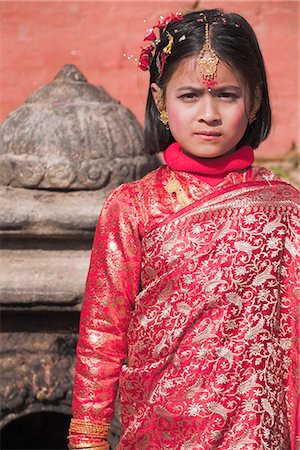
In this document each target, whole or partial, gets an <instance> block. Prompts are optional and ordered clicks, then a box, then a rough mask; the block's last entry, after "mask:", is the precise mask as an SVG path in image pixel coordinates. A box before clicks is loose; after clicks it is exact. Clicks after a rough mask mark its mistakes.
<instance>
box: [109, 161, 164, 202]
mask: <svg viewBox="0 0 300 450" xmlns="http://www.w3.org/2000/svg"><path fill="white" fill-rule="evenodd" d="M169 176H170V169H169V168H168V167H167V166H165V165H163V166H160V167H158V168H157V169H155V170H153V171H151V172H149V173H147V174H146V175H145V176H143V178H140V179H138V180H135V181H129V182H127V183H123V184H121V185H120V186H118V187H117V188H115V189H114V190H113V191H112V192H111V193H110V195H109V198H111V197H114V198H116V197H122V198H123V197H124V196H125V197H128V196H129V197H134V198H136V199H137V200H139V199H140V197H144V196H145V194H146V195H147V196H151V195H152V194H155V193H156V192H157V190H160V189H163V188H164V186H165V184H166V182H167V180H168V177H169Z"/></svg>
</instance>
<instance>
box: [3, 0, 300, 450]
mask: <svg viewBox="0 0 300 450" xmlns="http://www.w3.org/2000/svg"><path fill="white" fill-rule="evenodd" d="M214 7H222V8H223V9H224V11H225V12H233V11H234V12H238V13H240V14H242V15H243V16H244V17H245V18H246V19H247V20H248V21H249V22H250V24H251V25H252V26H253V28H254V30H255V32H256V34H257V37H258V40H259V43H260V46H261V49H262V53H263V55H264V59H265V63H266V67H267V72H268V77H269V88H270V95H271V104H272V109H273V115H274V116H273V117H274V121H273V129H272V132H271V135H270V136H269V138H268V139H267V141H266V142H264V143H263V144H262V145H261V147H260V149H258V150H257V151H256V156H257V161H258V162H259V163H260V164H263V165H265V166H267V167H269V168H271V169H273V170H274V171H276V172H277V173H278V174H279V175H281V176H283V177H284V178H285V179H287V180H290V181H291V182H292V183H293V184H295V185H297V186H299V185H300V174H299V155H300V153H299V152H300V131H299V130H300V127H299V123H300V120H299V119H300V117H299V114H300V112H299V109H300V108H299V103H300V102H299V91H300V77H299V61H300V39H299V33H300V31H299V20H300V3H299V1H280V0H278V1H277V0H274V1H264V0H261V1H245V0H242V1H222V2H217V1H213V0H211V1H210V0H207V1H176V2H175V1H143V2H142V1H133V0H132V1H68V0H66V1H0V121H1V122H2V125H1V135H0V204H1V215H0V238H1V246H0V264H1V270H0V302H1V304H2V325H1V333H0V337H1V367H2V369H1V382H0V401H1V417H0V426H1V428H2V433H1V448H3V449H7V450H8V449H19V450H21V449H23V450H25V449H63V448H66V436H67V428H68V424H69V420H70V415H71V401H72V383H73V375H74V360H75V346H76V339H77V332H78V321H79V313H80V309H81V302H82V298H83V292H84V283H85V278H86V273H87V269H88V263H89V256H90V248H91V245H92V239H93V233H94V228H95V224H96V220H97V216H98V213H99V210H100V209H101V206H102V204H103V201H104V199H105V197H106V196H107V194H108V193H109V192H110V191H111V190H112V189H113V188H114V187H116V186H117V185H119V184H120V183H123V182H126V181H129V180H133V179H137V178H139V177H141V176H143V174H144V173H146V172H147V171H149V170H151V169H153V168H154V167H156V166H157V165H158V164H159V162H158V161H157V160H156V159H155V158H154V157H152V158H149V157H148V156H146V155H144V154H143V141H142V125H143V120H144V109H145V102H146V96H147V89H148V82H149V79H148V76H149V74H148V72H142V71H140V70H139V69H138V67H137V62H135V61H134V59H135V58H138V57H139V52H140V47H141V46H142V45H143V37H144V34H145V30H146V29H147V28H149V27H151V26H152V25H153V24H155V23H156V22H157V19H158V17H159V16H160V15H168V14H169V13H170V12H176V11H180V12H182V13H183V14H184V13H185V12H189V11H191V10H199V9H204V8H214ZM124 55H126V56H124ZM24 102H25V103H24ZM119 432H120V424H119V421H118V417H116V418H115V421H114V423H113V428H112V434H111V436H110V442H111V448H112V449H113V448H115V446H116V443H117V441H118V435H119Z"/></svg>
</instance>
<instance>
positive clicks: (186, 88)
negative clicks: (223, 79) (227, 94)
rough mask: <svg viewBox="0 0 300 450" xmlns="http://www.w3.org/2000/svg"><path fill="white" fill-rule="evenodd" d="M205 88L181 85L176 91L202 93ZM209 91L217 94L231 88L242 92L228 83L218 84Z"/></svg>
mask: <svg viewBox="0 0 300 450" xmlns="http://www.w3.org/2000/svg"><path fill="white" fill-rule="evenodd" d="M206 89H207V88H204V87H203V88H199V87H196V86H181V87H179V88H178V89H176V90H177V92H181V91H193V92H198V93H199V94H202V93H203V92H204V91H205V90H206ZM209 89H210V92H211V93H212V94H218V93H220V92H223V91H226V90H231V91H232V90H233V91H236V92H238V93H241V92H242V89H241V88H240V87H239V86H236V85H234V84H228V85H224V86H218V87H216V88H214V89H213V88H209Z"/></svg>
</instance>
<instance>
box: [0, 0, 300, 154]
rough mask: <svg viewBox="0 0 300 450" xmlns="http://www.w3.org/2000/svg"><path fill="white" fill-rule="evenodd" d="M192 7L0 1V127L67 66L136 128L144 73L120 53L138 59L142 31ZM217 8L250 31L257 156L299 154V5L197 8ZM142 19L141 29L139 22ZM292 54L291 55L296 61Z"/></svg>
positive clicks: (204, 3) (158, 3) (159, 3)
mask: <svg viewBox="0 0 300 450" xmlns="http://www.w3.org/2000/svg"><path fill="white" fill-rule="evenodd" d="M194 4H195V2H194V1H181V2H178V1H177V2H174V1H156V2H152V1H143V2H141V1H119V2H116V1H94V2H92V1H79V2H74V1H22V2H18V1H6V2H5V1H2V2H0V12H1V28H0V33H1V34H0V41H1V43H0V45H1V49H0V50H1V58H0V95H1V98H0V102H1V110H0V120H1V121H2V120H3V119H4V118H5V117H6V116H7V114H8V113H9V112H10V111H12V110H14V109H16V108H17V107H18V106H19V105H20V104H21V103H22V102H23V101H24V100H25V99H26V98H27V97H28V96H29V95H30V94H31V93H33V92H34V91H35V90H36V89H37V88H38V87H39V86H41V85H43V84H45V83H47V82H49V81H51V80H52V79H53V77H54V76H55V75H56V73H57V72H58V71H59V70H60V68H61V67H62V66H63V65H64V64H67V63H72V64H75V65H77V66H78V67H79V69H80V70H81V71H82V72H83V73H84V75H85V76H86V77H87V78H88V80H89V81H90V82H91V83H93V84H97V85H102V86H103V87H104V88H105V89H106V90H107V91H108V92H109V93H110V94H111V95H112V96H113V97H115V98H117V99H119V100H120V101H121V102H122V103H123V104H124V105H126V106H128V107H129V108H130V109H131V110H132V111H133V112H134V113H135V114H136V116H137V118H138V119H139V120H140V121H141V122H143V116H144V107H145V98H146V90H147V84H148V73H147V72H142V71H140V70H138V69H137V67H136V65H135V63H134V62H130V61H128V60H127V59H126V58H124V57H123V54H124V53H128V54H133V55H136V56H138V54H139V48H140V46H141V45H142V39H143V36H144V32H145V29H146V28H147V27H150V26H151V25H153V24H154V23H155V22H156V21H157V18H158V16H159V15H160V14H162V15H167V14H168V13H169V12H170V11H173V12H175V11H182V12H186V11H189V10H190V9H191V7H192V5H194ZM198 4H199V7H198V9H200V8H204V7H220V6H221V5H222V6H223V8H224V10H225V11H226V12H229V11H237V12H239V13H241V14H242V15H244V16H245V17H246V18H247V19H248V20H249V21H250V23H251V24H252V26H253V27H254V29H255V31H256V33H257V36H258V39H259V42H260V44H261V48H262V51H263V54H264V58H265V62H266V66H267V70H268V74H269V85H270V92H271V100H272V105H273V112H274V127H273V131H272V134H271V136H270V138H269V139H268V141H267V142H266V143H265V144H264V145H263V146H262V150H261V151H260V152H261V153H260V154H261V155H262V154H264V155H266V156H268V157H273V156H276V155H277V156H279V155H282V154H284V153H287V152H288V151H289V150H290V149H291V148H292V147H293V146H295V145H296V143H297V148H298V149H299V147H300V145H299V144H300V139H299V131H298V129H299V128H300V127H299V125H298V124H300V121H299V86H298V85H297V83H298V78H299V71H298V65H297V64H298V60H299V58H300V54H299V44H298V47H297V42H299V28H298V25H299V6H300V3H299V1H250V2H248V1H235V2H232V1H225V2H224V1H222V2H216V1H212V0H211V1H201V2H198ZM145 19H146V20H147V21H146V23H144V20H145ZM297 51H298V55H297Z"/></svg>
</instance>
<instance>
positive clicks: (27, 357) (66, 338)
mask: <svg viewBox="0 0 300 450" xmlns="http://www.w3.org/2000/svg"><path fill="white" fill-rule="evenodd" d="M1 341H2V342H1V351H0V355H1V384H0V400H1V405H2V409H1V413H0V423H1V426H2V427H3V426H5V425H6V423H8V422H10V421H11V420H13V418H15V417H18V415H19V414H20V413H21V412H23V411H24V410H27V411H29V412H32V411H34V410H35V411H38V410H43V409H44V410H45V409H46V408H47V405H51V404H52V405H55V404H57V403H58V402H60V403H61V404H63V405H64V411H69V413H70V412H71V411H70V406H71V399H72V384H73V377H74V355H75V345H76V336H75V335H64V334H62V335H59V334H44V333H2V334H1ZM16 368H17V370H16Z"/></svg>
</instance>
